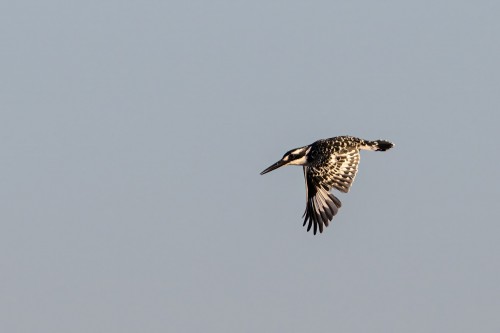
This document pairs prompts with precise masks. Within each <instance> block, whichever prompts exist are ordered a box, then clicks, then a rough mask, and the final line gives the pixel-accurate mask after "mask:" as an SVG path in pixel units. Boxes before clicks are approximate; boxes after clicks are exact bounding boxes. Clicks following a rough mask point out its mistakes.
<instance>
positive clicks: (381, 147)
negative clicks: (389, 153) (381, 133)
mask: <svg viewBox="0 0 500 333" xmlns="http://www.w3.org/2000/svg"><path fill="white" fill-rule="evenodd" d="M392 147H394V144H393V143H392V142H389V141H386V140H375V141H365V142H364V143H363V144H362V145H361V149H366V150H375V151H386V150H389V149H391V148H392Z"/></svg>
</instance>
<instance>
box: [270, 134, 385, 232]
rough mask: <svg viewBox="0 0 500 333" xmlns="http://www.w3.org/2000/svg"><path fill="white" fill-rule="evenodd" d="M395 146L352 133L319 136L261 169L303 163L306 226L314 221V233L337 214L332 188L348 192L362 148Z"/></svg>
mask: <svg viewBox="0 0 500 333" xmlns="http://www.w3.org/2000/svg"><path fill="white" fill-rule="evenodd" d="M392 147H394V144H392V143H391V142H389V141H385V140H375V141H368V140H363V139H359V138H355V137H352V136H337V137H334V138H330V139H324V140H318V141H316V142H314V143H313V144H311V145H308V146H304V147H300V148H296V149H292V150H290V151H288V152H287V153H286V154H285V155H283V158H282V159H281V160H279V161H278V162H276V163H274V164H273V165H271V166H270V167H269V168H267V169H265V170H264V171H262V172H261V173H260V174H261V175H263V174H265V173H268V172H270V171H273V170H275V169H277V168H279V167H281V166H283V165H302V166H303V169H304V178H305V182H306V199H307V200H306V210H305V212H304V215H303V216H302V217H304V224H303V225H304V226H305V225H306V223H307V222H309V224H308V226H307V231H309V230H311V226H312V225H314V231H313V232H314V234H315V235H316V231H317V230H318V229H319V232H320V233H321V232H323V225H324V226H325V227H327V226H328V223H329V222H330V221H331V220H332V218H333V217H334V216H335V214H337V212H338V210H339V208H340V206H341V205H342V204H341V203H340V200H339V199H338V198H337V197H335V196H334V195H333V194H331V193H330V190H331V189H332V188H336V189H337V190H339V191H340V192H344V193H347V192H348V191H349V188H350V187H351V184H352V182H353V181H354V178H355V177H356V173H357V172H358V164H359V151H360V150H361V149H364V150H375V151H386V150H388V149H390V148H392Z"/></svg>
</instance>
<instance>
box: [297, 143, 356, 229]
mask: <svg viewBox="0 0 500 333" xmlns="http://www.w3.org/2000/svg"><path fill="white" fill-rule="evenodd" d="M359 158H360V156H359V150H358V149H351V150H348V151H344V152H342V153H336V154H334V155H332V156H331V158H330V160H329V162H328V163H325V164H324V165H322V166H305V167H304V178H305V181H306V198H307V203H306V210H305V212H304V216H303V217H304V226H305V225H306V224H308V226H307V231H309V230H311V227H312V226H314V229H313V233H314V234H316V231H317V230H318V229H319V232H320V233H321V232H323V227H327V226H328V224H329V222H330V221H331V220H332V218H333V217H334V216H335V215H336V214H337V212H338V210H339V208H340V207H341V206H342V204H341V202H340V200H339V199H338V198H337V197H335V196H334V195H333V194H331V193H330V190H331V189H332V188H336V189H337V190H339V191H341V192H344V193H347V192H349V189H350V187H351V185H352V183H353V181H354V178H355V177H356V173H357V172H358V164H359Z"/></svg>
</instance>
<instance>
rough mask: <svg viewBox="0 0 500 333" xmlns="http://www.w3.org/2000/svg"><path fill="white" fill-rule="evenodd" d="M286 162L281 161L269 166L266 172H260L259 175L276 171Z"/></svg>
mask: <svg viewBox="0 0 500 333" xmlns="http://www.w3.org/2000/svg"><path fill="white" fill-rule="evenodd" d="M286 163H287V162H285V161H283V160H280V161H278V162H276V163H274V164H273V165H271V166H270V167H269V168H267V169H266V170H264V171H262V172H261V173H260V174H261V175H263V174H265V173H268V172H270V171H273V170H276V169H278V168H279V167H282V166H283V165H285V164H286Z"/></svg>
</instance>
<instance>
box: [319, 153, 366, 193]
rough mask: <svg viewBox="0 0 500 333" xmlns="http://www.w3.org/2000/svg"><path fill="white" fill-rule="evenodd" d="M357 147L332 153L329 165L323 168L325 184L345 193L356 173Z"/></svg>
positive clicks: (358, 156)
mask: <svg viewBox="0 0 500 333" xmlns="http://www.w3.org/2000/svg"><path fill="white" fill-rule="evenodd" d="M359 158H360V155H359V149H357V148H354V149H351V150H348V151H346V152H343V153H342V154H335V155H332V158H331V160H330V161H331V162H330V165H329V166H328V167H327V169H325V177H324V178H325V184H327V186H328V189H331V188H332V187H335V188H336V189H337V190H339V191H340V192H344V193H347V192H349V189H350V188H351V185H352V183H353V182H354V178H356V173H358V164H359Z"/></svg>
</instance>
